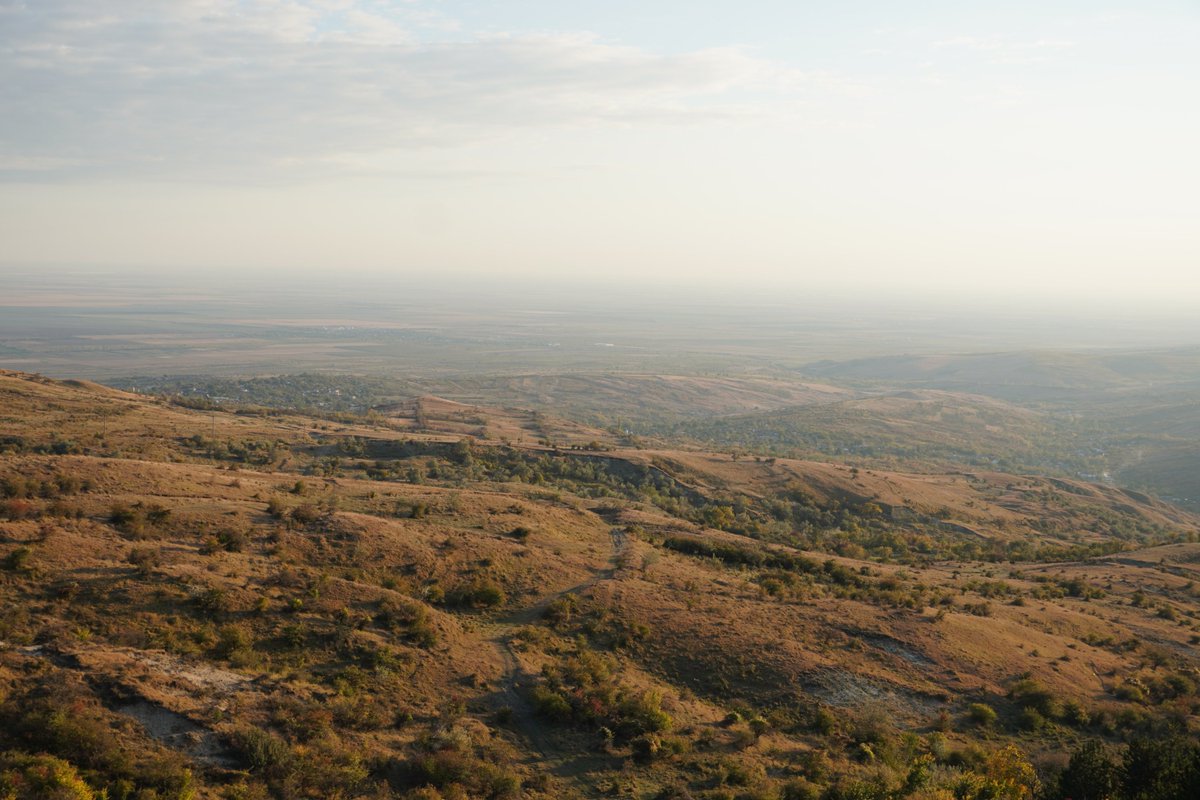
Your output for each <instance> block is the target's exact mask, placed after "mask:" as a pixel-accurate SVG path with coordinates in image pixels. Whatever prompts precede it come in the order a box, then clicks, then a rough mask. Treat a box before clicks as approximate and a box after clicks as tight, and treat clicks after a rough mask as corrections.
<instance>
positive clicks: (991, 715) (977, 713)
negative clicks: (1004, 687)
mask: <svg viewBox="0 0 1200 800" xmlns="http://www.w3.org/2000/svg"><path fill="white" fill-rule="evenodd" d="M967 717H968V718H969V719H970V720H971V721H972V722H974V723H975V724H976V725H983V726H991V725H995V724H996V709H994V708H992V707H991V706H989V705H988V704H987V703H971V705H969V706H967Z"/></svg>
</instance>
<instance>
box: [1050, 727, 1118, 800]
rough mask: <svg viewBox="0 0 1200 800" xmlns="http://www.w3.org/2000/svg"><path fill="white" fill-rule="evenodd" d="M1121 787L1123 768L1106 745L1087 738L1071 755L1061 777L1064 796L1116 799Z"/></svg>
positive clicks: (1060, 790) (1070, 798)
mask: <svg viewBox="0 0 1200 800" xmlns="http://www.w3.org/2000/svg"><path fill="white" fill-rule="evenodd" d="M1120 790H1121V768H1120V766H1119V765H1118V764H1117V762H1116V761H1115V760H1113V758H1112V757H1111V756H1110V755H1109V753H1108V751H1107V750H1106V749H1105V747H1104V745H1102V744H1101V743H1100V742H1098V741H1095V740H1092V741H1090V742H1085V743H1084V744H1083V746H1082V747H1080V748H1079V749H1078V750H1076V751H1075V753H1074V755H1072V756H1071V760H1070V762H1069V763H1068V764H1067V768H1066V769H1065V770H1063V773H1062V775H1060V776H1059V778H1058V795H1057V796H1058V797H1059V798H1061V799H1062V800H1116V798H1117V797H1118V796H1119V793H1120Z"/></svg>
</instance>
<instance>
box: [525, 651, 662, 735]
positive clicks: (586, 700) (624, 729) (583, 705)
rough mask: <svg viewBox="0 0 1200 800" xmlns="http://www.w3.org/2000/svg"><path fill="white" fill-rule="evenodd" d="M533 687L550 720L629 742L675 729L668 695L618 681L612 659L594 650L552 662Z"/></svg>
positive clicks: (540, 708)
mask: <svg viewBox="0 0 1200 800" xmlns="http://www.w3.org/2000/svg"><path fill="white" fill-rule="evenodd" d="M542 679H543V680H542V682H541V683H539V684H538V685H537V686H535V687H534V688H533V690H532V699H533V703H534V707H535V708H536V709H537V712H538V713H539V714H540V715H541V716H543V717H546V718H547V719H551V720H554V721H558V722H572V723H575V724H578V725H581V726H585V727H591V728H593V729H596V730H601V731H607V732H609V733H610V734H611V735H612V736H614V737H616V738H620V739H623V740H629V739H633V738H635V737H638V736H641V735H645V734H653V733H658V732H661V731H665V730H667V729H669V728H670V727H671V725H672V720H671V716H670V715H669V714H668V713H667V712H666V711H664V710H663V708H662V701H663V698H662V695H661V694H659V693H658V692H656V691H652V690H643V691H639V690H633V689H630V688H628V687H626V686H623V685H622V684H621V682H620V681H619V680H618V679H617V676H616V673H615V667H614V663H613V661H612V659H611V658H609V657H607V656H604V655H602V654H599V653H596V652H594V651H591V650H581V651H579V652H577V653H575V654H574V655H571V656H568V657H567V658H565V659H563V660H561V661H559V662H558V663H557V664H554V665H548V666H546V667H544V668H543V670H542Z"/></svg>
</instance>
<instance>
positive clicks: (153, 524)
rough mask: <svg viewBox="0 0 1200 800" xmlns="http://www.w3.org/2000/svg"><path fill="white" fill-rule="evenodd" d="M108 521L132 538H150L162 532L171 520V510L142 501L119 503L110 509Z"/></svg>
mask: <svg viewBox="0 0 1200 800" xmlns="http://www.w3.org/2000/svg"><path fill="white" fill-rule="evenodd" d="M108 521H109V523H110V524H111V525H112V526H113V527H114V528H116V529H117V530H119V531H120V532H121V533H123V534H125V535H126V536H127V537H129V538H131V539H149V538H153V537H154V536H156V535H158V534H159V533H161V531H162V530H163V528H165V527H166V525H167V523H168V522H170V521H171V510H170V509H168V508H163V507H162V506H160V505H154V504H146V503H142V502H137V503H134V504H133V505H126V504H124V503H118V504H116V505H114V506H112V507H111V508H110V509H109V512H108Z"/></svg>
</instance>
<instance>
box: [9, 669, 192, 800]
mask: <svg viewBox="0 0 1200 800" xmlns="http://www.w3.org/2000/svg"><path fill="white" fill-rule="evenodd" d="M135 741H136V740H135V739H133V738H132V737H130V736H126V735H123V734H122V732H121V729H120V727H119V726H117V725H114V719H113V717H112V715H111V714H110V713H109V712H106V711H105V710H104V709H103V708H102V707H101V706H100V705H99V704H98V703H96V702H95V701H94V700H93V699H92V698H90V697H88V696H87V695H86V694H84V693H82V692H80V691H78V690H77V689H76V688H75V687H73V686H71V685H69V684H66V683H64V682H61V681H55V680H48V679H47V680H39V681H36V682H35V683H33V685H27V686H25V687H24V688H23V690H22V691H20V692H17V693H14V694H13V695H12V696H10V697H8V698H6V699H5V701H4V702H3V703H0V751H6V752H0V797H4V798H6V800H7V798H14V800H26V798H28V799H29V800H33V798H37V799H38V800H43V798H55V797H69V798H74V799H75V800H92V799H93V798H95V800H100V799H101V798H133V797H137V798H139V800H142V798H144V799H145V800H192V798H194V797H195V792H196V786H195V780H194V778H193V775H192V773H191V771H190V770H189V769H188V768H187V766H186V764H185V763H184V761H183V759H182V758H180V757H178V756H175V755H173V754H172V753H170V752H168V751H165V750H163V749H161V748H158V747H156V746H154V745H153V744H152V743H150V742H146V741H143V742H142V746H141V748H140V749H139V748H138V747H136V746H135ZM35 754H36V755H35Z"/></svg>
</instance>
